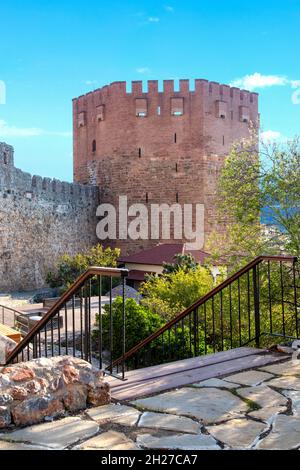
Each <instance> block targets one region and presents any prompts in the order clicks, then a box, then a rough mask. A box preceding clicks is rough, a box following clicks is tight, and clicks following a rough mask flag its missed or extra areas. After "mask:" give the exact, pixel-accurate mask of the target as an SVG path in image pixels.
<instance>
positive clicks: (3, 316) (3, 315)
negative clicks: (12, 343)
mask: <svg viewBox="0 0 300 470" xmlns="http://www.w3.org/2000/svg"><path fill="white" fill-rule="evenodd" d="M11 314H12V315H11ZM18 315H22V312H20V311H19V310H16V309H15V308H12V307H8V306H7V305H2V304H0V323H2V325H7V326H10V327H12V328H15V327H16V320H17V317H18Z"/></svg>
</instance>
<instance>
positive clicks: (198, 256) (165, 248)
mask: <svg viewBox="0 0 300 470" xmlns="http://www.w3.org/2000/svg"><path fill="white" fill-rule="evenodd" d="M179 253H181V254H183V253H184V254H191V255H192V256H193V257H194V259H195V261H196V262H197V263H200V264H202V263H203V262H204V260H205V258H207V257H208V256H210V255H209V253H206V252H205V251H202V250H188V249H185V245H184V243H162V244H159V245H156V246H154V247H153V248H149V249H147V250H143V251H140V252H139V253H134V254H133V255H130V256H121V257H120V258H119V260H118V261H119V262H120V263H135V264H152V265H155V266H162V264H163V263H173V262H174V256H175V255H178V254H179Z"/></svg>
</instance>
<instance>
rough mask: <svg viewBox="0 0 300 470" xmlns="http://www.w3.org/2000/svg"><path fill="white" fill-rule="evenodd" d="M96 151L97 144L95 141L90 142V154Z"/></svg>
mask: <svg viewBox="0 0 300 470" xmlns="http://www.w3.org/2000/svg"><path fill="white" fill-rule="evenodd" d="M96 149H97V143H96V141H95V140H93V142H92V152H96Z"/></svg>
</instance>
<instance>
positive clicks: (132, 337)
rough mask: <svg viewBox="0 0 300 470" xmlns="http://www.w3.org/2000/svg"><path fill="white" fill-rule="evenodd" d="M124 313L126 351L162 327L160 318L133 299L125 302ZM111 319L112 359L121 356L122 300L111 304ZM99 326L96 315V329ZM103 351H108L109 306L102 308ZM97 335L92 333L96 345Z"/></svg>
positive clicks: (95, 332)
mask: <svg viewBox="0 0 300 470" xmlns="http://www.w3.org/2000/svg"><path fill="white" fill-rule="evenodd" d="M125 312H126V340H125V346H126V351H129V349H131V348H132V347H133V346H135V345H136V344H137V343H139V342H140V341H142V340H143V339H145V338H147V337H148V336H149V335H150V334H151V333H153V332H154V331H156V330H158V329H159V328H160V327H161V326H162V325H163V323H164V322H163V320H162V318H161V317H160V316H159V315H157V314H156V313H152V312H150V311H149V310H148V309H147V308H146V307H143V306H142V305H139V304H138V303H137V302H136V301H135V300H134V299H126V300H125ZM112 318H113V359H117V358H118V357H119V356H121V355H122V344H123V343H122V340H123V300H122V297H117V298H116V300H115V301H114V302H113V304H112ZM98 325H99V314H97V315H96V327H97V326H98ZM102 328H103V349H106V350H108V351H110V335H109V333H110V315H109V305H105V306H104V313H103V314H102ZM98 336H99V333H98V331H97V329H96V330H94V331H93V340H94V342H95V343H96V344H97V343H98Z"/></svg>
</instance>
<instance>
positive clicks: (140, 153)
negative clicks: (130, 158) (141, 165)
mask: <svg viewBox="0 0 300 470" xmlns="http://www.w3.org/2000/svg"><path fill="white" fill-rule="evenodd" d="M141 156H142V149H141V147H139V158H141Z"/></svg>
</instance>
